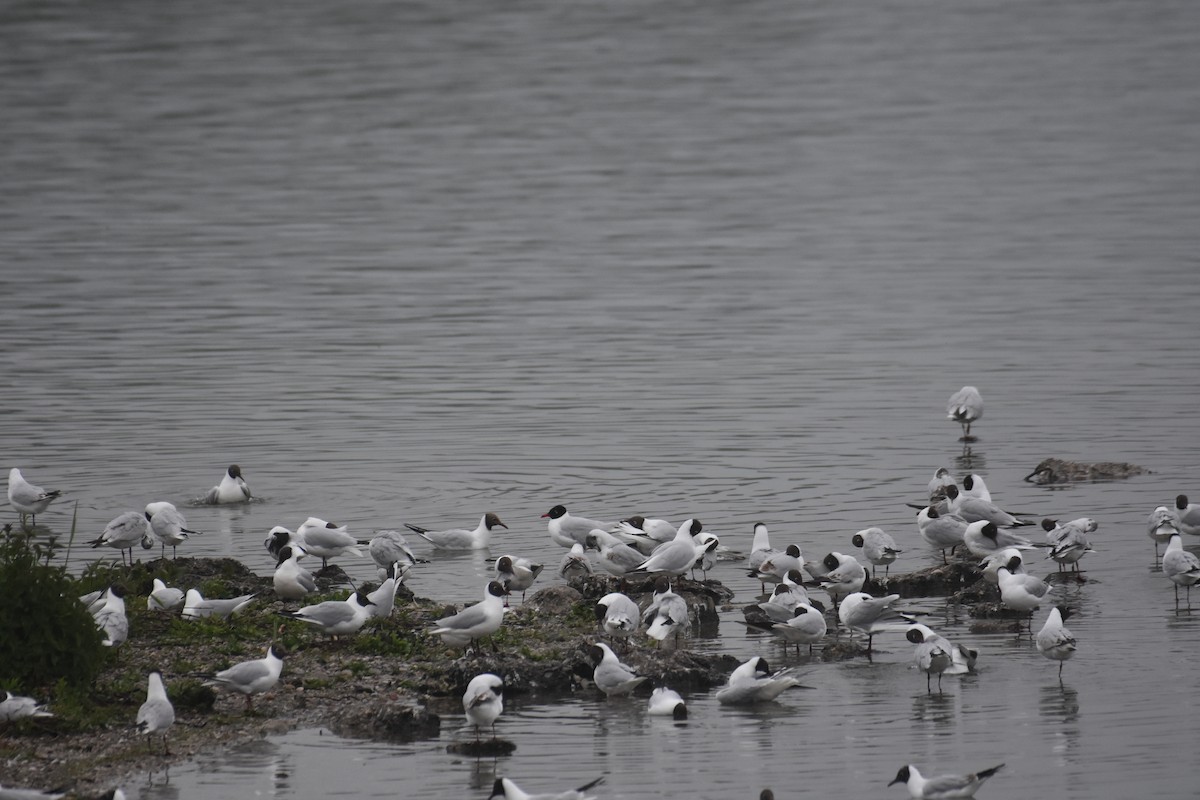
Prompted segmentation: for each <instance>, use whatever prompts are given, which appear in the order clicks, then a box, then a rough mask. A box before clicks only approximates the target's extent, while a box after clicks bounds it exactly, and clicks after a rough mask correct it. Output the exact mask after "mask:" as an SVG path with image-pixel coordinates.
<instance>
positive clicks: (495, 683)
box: [462, 672, 504, 742]
mask: <svg viewBox="0 0 1200 800" xmlns="http://www.w3.org/2000/svg"><path fill="white" fill-rule="evenodd" d="M462 704H463V711H465V712H466V714H467V719H468V720H469V721H470V723H471V724H472V725H474V726H475V741H477V742H478V741H479V729H480V728H482V727H483V726H484V725H490V726H491V728H492V739H495V738H496V719H497V718H499V716H500V714H501V712H503V711H504V679H503V678H501V677H500V676H499V675H493V674H492V673H490V672H485V673H483V674H482V675H476V676H475V677H474V678H472V679H471V682H470V683H468V684H467V691H466V692H465V693H464V694H463V699H462Z"/></svg>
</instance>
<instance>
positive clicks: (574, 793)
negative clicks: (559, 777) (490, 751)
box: [488, 776, 604, 800]
mask: <svg viewBox="0 0 1200 800" xmlns="http://www.w3.org/2000/svg"><path fill="white" fill-rule="evenodd" d="M603 781H604V777H603V776H601V777H599V778H596V780H594V781H592V782H590V783H585V784H584V785H583V786H580V787H579V788H578V789H568V790H567V791H565V792H546V793H542V794H530V793H529V792H526V791H524V790H523V789H522V788H521V787H520V786H517V785H516V784H515V783H513V782H512V781H510V780H509V779H508V778H496V782H495V783H494V784H493V785H492V793H491V794H490V795H488V800H496V799H497V798H503V800H596V798H595V797H592V796H591V795H586V794H584V792H586V791H587V790H588V789H591V788H592V787H593V786H597V785H599V784H600V783H602V782H603Z"/></svg>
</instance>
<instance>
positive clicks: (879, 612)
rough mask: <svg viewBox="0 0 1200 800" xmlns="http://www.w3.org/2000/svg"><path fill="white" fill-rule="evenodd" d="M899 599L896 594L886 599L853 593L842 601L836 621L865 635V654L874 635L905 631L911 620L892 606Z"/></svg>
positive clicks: (869, 649)
mask: <svg viewBox="0 0 1200 800" xmlns="http://www.w3.org/2000/svg"><path fill="white" fill-rule="evenodd" d="M899 599H900V595H898V594H889V595H888V596H887V597H872V596H871V595H869V594H867V593H866V592H853V593H851V594H849V595H847V596H846V598H845V599H844V600H842V604H841V606H840V607H839V608H838V620H840V621H841V623H842V625H844V626H846V628H847V629H848V630H849V631H850V633H851V635H853V634H854V631H861V632H863V633H865V634H866V635H867V653H868V654H869V653H870V652H871V644H872V642H873V640H874V638H875V634H877V633H883V632H885V631H900V630H906V629H907V628H908V627H909V625H911V624H912V622H913V619H912V617H910V616H907V615H906V614H902V613H900V612H899V611H897V610H896V609H895V608H893V607H892V605H893V604H894V603H895V602H896V601H897V600H899Z"/></svg>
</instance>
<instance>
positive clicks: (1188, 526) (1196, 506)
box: [1175, 494, 1200, 536]
mask: <svg viewBox="0 0 1200 800" xmlns="http://www.w3.org/2000/svg"><path fill="white" fill-rule="evenodd" d="M1175 513H1176V514H1178V515H1179V530H1180V531H1181V532H1182V533H1187V534H1190V535H1192V536H1200V503H1189V502H1188V497H1187V495H1186V494H1181V495H1178V496H1176V498H1175Z"/></svg>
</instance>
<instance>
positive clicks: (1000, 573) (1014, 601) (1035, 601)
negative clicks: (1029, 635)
mask: <svg viewBox="0 0 1200 800" xmlns="http://www.w3.org/2000/svg"><path fill="white" fill-rule="evenodd" d="M1020 566H1021V559H1020V558H1015V557H1014V558H1010V559H1009V560H1008V563H1007V564H1005V565H1004V566H1002V567H1000V568H999V569H997V570H996V579H997V581H998V583H999V585H1000V602H1001V603H1003V604H1004V605H1005V606H1007V607H1008V608H1011V609H1013V610H1014V611H1022V612H1024V613H1027V614H1030V615H1032V614H1033V611H1034V609H1036V608H1037V607H1038V606H1040V605H1041V604H1042V600H1043V599H1044V598H1045V597H1046V596H1047V595H1048V594H1050V592H1052V591H1054V590H1053V588H1052V587H1051V586H1050V584H1048V583H1046V582H1045V581H1044V580H1042V579H1041V578H1038V577H1035V576H1033V575H1025V574H1022V573H1020V572H1018V571H1017V570H1018V568H1019V567H1020Z"/></svg>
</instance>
